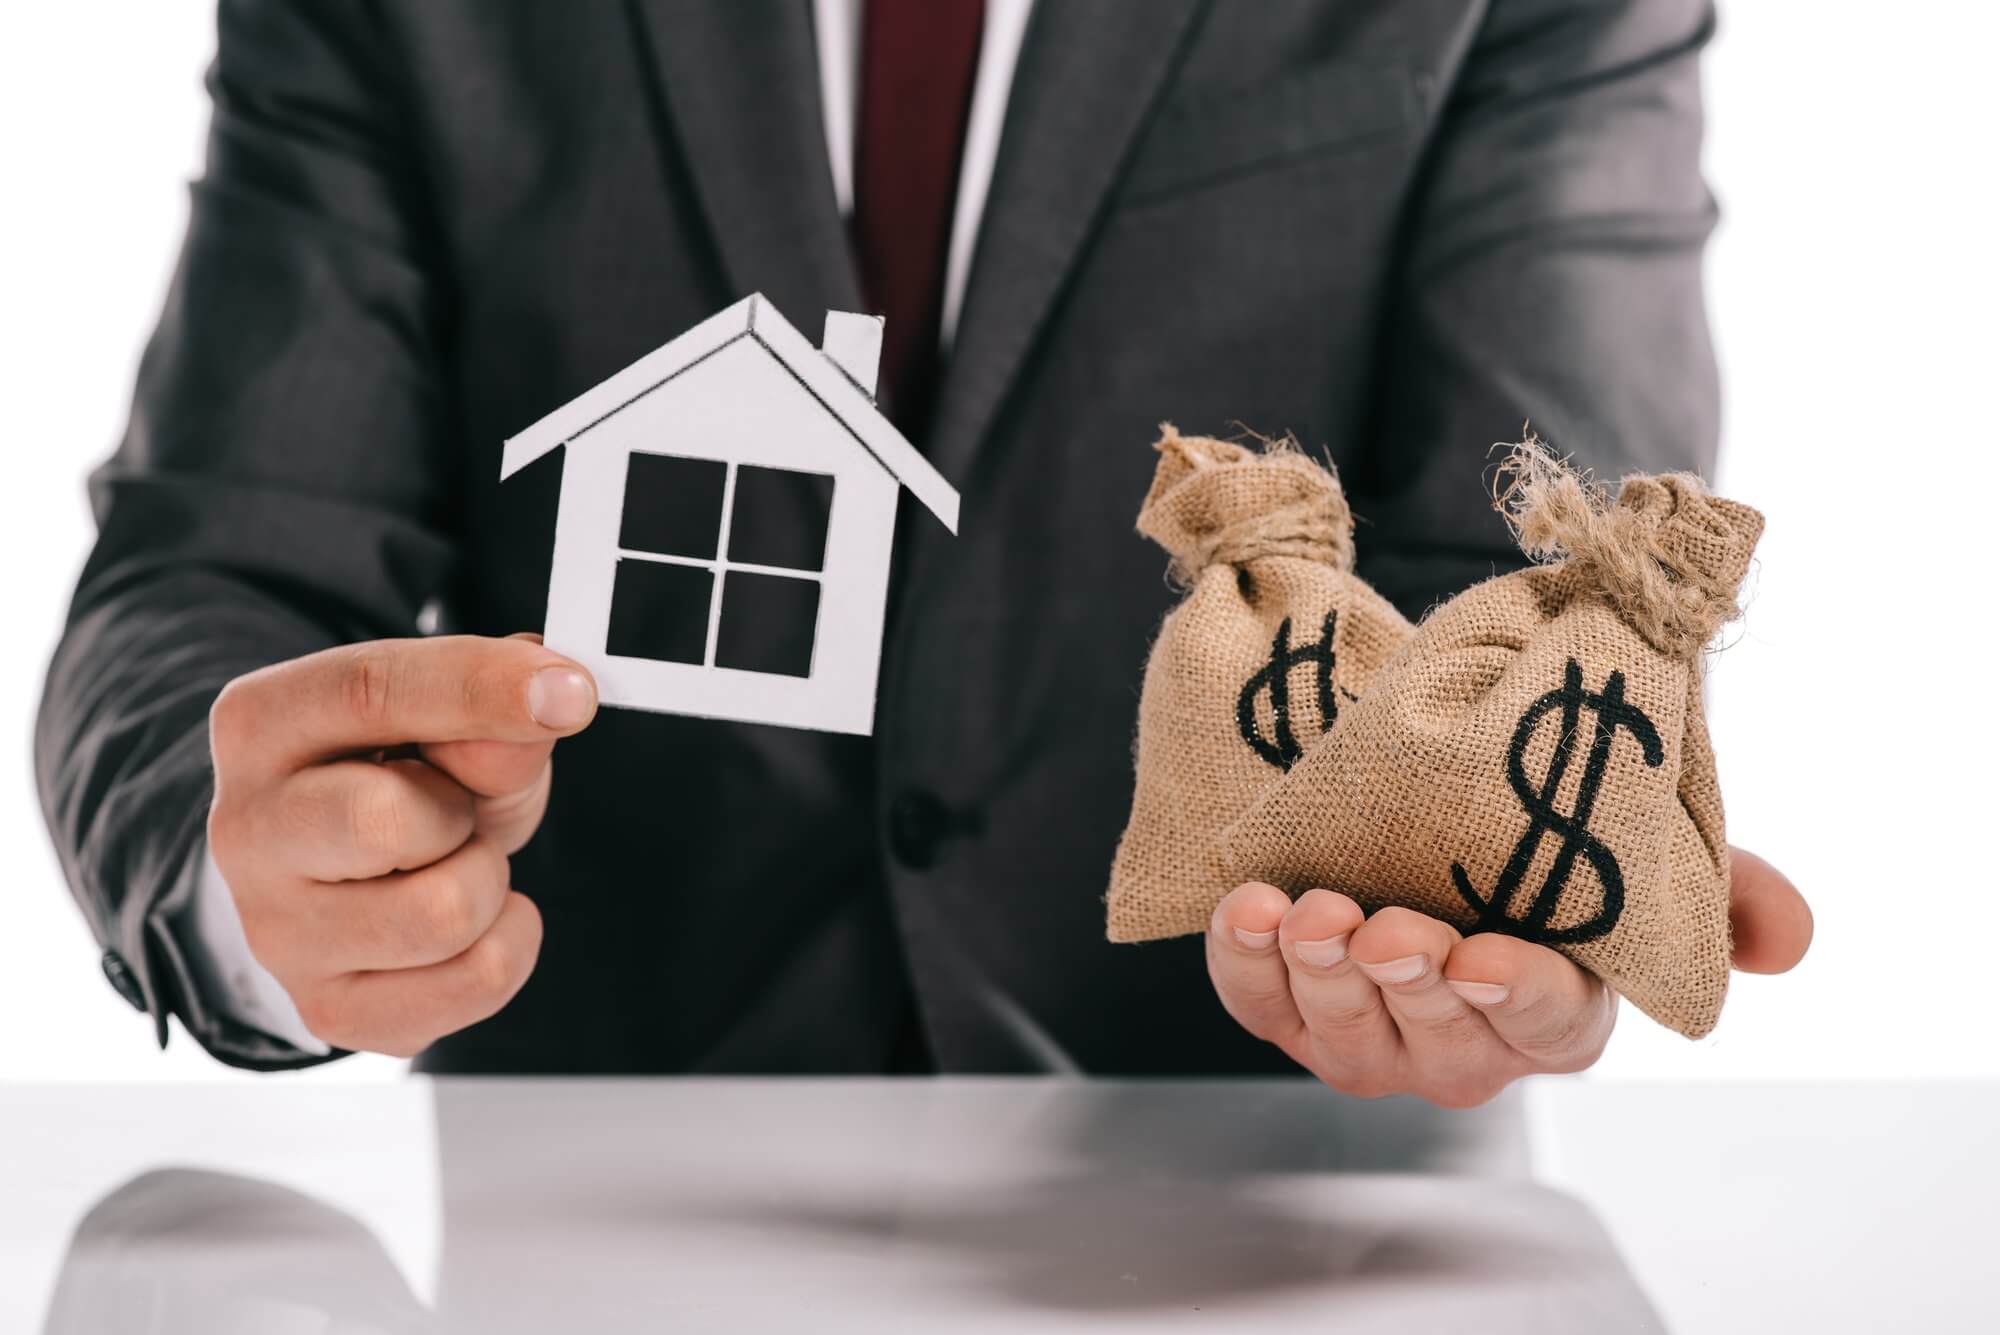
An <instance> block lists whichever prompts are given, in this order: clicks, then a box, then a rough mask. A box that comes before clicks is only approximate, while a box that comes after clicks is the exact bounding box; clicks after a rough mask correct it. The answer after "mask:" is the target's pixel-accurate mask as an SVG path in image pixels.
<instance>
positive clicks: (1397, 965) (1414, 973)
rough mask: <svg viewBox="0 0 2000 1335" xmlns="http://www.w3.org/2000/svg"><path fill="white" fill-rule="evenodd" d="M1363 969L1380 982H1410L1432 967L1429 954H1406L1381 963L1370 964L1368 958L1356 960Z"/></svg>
mask: <svg viewBox="0 0 2000 1335" xmlns="http://www.w3.org/2000/svg"><path fill="white" fill-rule="evenodd" d="M1355 963H1356V964H1359V965H1360V966H1361V971H1362V972H1363V973H1365V974H1367V975H1368V976H1369V977H1370V978H1373V979H1374V980H1375V981H1376V982H1378V983H1408V982H1414V981H1415V980H1417V979H1419V978H1421V977H1423V976H1424V970H1426V969H1428V968H1430V967H1431V959H1430V956H1428V955H1405V956H1403V958H1401V959H1399V960H1384V961H1382V962H1381V963H1380V964H1370V963H1369V962H1368V961H1367V960H1356V961H1355Z"/></svg>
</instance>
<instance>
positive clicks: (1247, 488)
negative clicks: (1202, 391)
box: [1139, 423, 1354, 588]
mask: <svg viewBox="0 0 2000 1335" xmlns="http://www.w3.org/2000/svg"><path fill="white" fill-rule="evenodd" d="M1160 431H1161V435H1160V440H1159V442H1158V443H1157V444H1156V445H1155V446H1154V448H1155V449H1156V450H1158V451H1159V452H1160V454H1161V456H1162V459H1161V462H1160V468H1159V474H1158V476H1157V478H1156V480H1155V482H1154V485H1153V491H1152V494H1151V495H1149V496H1148V497H1147V501H1146V505H1145V507H1144V508H1143V509H1142V510H1141V512H1140V515H1139V531H1140V532H1141V533H1143V534H1145V535H1146V536H1147V537H1149V538H1152V539H1153V540H1154V541H1155V542H1158V543H1159V544H1160V545H1161V546H1162V547H1164V548H1166V550H1167V552H1168V554H1169V555H1170V556H1171V558H1172V563H1171V565H1170V567H1169V570H1168V575H1169V578H1171V579H1172V580H1173V582H1174V583H1175V584H1176V585H1177V586H1179V587H1181V588H1186V587H1188V586H1190V585H1192V584H1193V583H1194V581H1195V579H1196V578H1197V577H1198V576H1199V575H1200V574H1201V572H1202V571H1203V570H1205V569H1207V568H1208V567H1210V566H1214V565H1232V566H1242V565H1245V564H1247V563H1249V562H1251V561H1256V560H1260V559H1263V558H1265V557H1273V556H1285V557H1294V558H1297V559H1299V560H1304V561H1315V562H1318V563H1320V564H1322V565H1327V566H1331V567H1333V568H1334V569H1335V570H1340V571H1349V570H1352V569H1353V568H1354V516H1353V514H1352V512H1351V511H1349V509H1348V508H1347V498H1346V497H1345V496H1344V495H1342V493H1341V490H1340V484H1339V482H1338V481H1337V480H1336V479H1335V478H1334V475H1333V474H1332V473H1331V472H1329V471H1328V470H1326V469H1324V468H1322V467H1320V466H1319V465H1318V464H1316V463H1314V462H1313V461H1312V460H1311V459H1310V458H1308V457H1307V456H1306V455H1305V453H1304V452H1303V451H1301V450H1300V449H1299V447H1298V445H1297V443H1296V442H1294V441H1293V440H1292V439H1291V438H1290V437H1281V438H1279V439H1276V440H1264V439H1262V438H1259V443H1260V444H1261V445H1262V446H1263V448H1262V450H1261V452H1258V451H1252V450H1249V449H1246V448H1245V447H1244V446H1241V445H1237V444H1234V443H1232V442H1227V441H1218V440H1211V439H1208V438H1206V437H1199V436H1194V437H1190V436H1183V435H1181V434H1180V432H1178V431H1177V430H1175V429H1174V427H1173V425H1172V424H1171V423H1162V424H1161V427H1160Z"/></svg>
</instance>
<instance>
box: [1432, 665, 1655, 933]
mask: <svg viewBox="0 0 2000 1335" xmlns="http://www.w3.org/2000/svg"><path fill="white" fill-rule="evenodd" d="M1558 709H1560V710H1561V711H1562V735H1561V736H1559V737H1558V738H1557V739H1556V747H1555V754H1554V755H1552V756H1551V757H1550V758H1549V768H1548V772H1547V773H1546V774H1544V775H1543V776H1542V782H1541V786H1540V787H1539V788H1538V787H1536V786H1535V785H1534V784H1532V783H1530V782H1529V781H1528V771H1527V766H1526V763H1525V762H1526V757H1527V752H1528V744H1529V742H1530V741H1532V740H1533V738H1534V735H1535V728H1536V727H1537V726H1538V725H1539V724H1540V723H1541V721H1542V719H1543V718H1545V717H1547V716H1548V715H1549V714H1550V713H1552V712H1553V711H1555V710H1558ZM1586 709H1589V710H1592V711H1594V712H1595V714H1596V725H1597V726H1596V729H1595V731H1594V733H1593V735H1592V738H1591V743H1590V753H1589V755H1588V756H1587V757H1586V758H1585V759H1584V762H1583V781H1582V782H1581V783H1580V784H1578V785H1577V792H1576V811H1575V812H1574V813H1573V814H1571V815H1567V816H1566V815H1564V814H1563V813H1562V812H1560V811H1558V810H1556V806H1555V801H1556V794H1557V792H1558V791H1559V790H1560V789H1561V787H1562V781H1563V776H1564V775H1565V774H1567V773H1568V772H1569V765H1570V760H1571V757H1572V756H1573V755H1574V754H1575V751H1576V737H1577V723H1578V721H1579V716H1580V715H1581V713H1582V711H1584V710H1586ZM1620 728H1624V729H1625V730H1626V731H1628V732H1630V733H1631V734H1632V736H1633V737H1634V738H1635V739H1637V741H1638V743H1639V747H1640V749H1641V751H1642V752H1643V753H1644V755H1645V760H1646V764H1647V766H1648V767H1650V768H1654V769H1657V768H1659V766H1660V764H1661V762H1662V761H1663V760H1665V759H1666V755H1665V752H1663V751H1662V750H1661V748H1660V734H1659V732H1658V730H1656V729H1655V728H1654V727H1653V721H1652V720H1651V719H1649V718H1647V717H1646V715H1645V712H1644V711H1643V710H1641V709H1640V708H1639V707H1638V706H1637V705H1634V704H1631V703H1628V702H1627V701H1626V699H1625V674H1624V673H1622V672H1613V673H1612V674H1611V675H1610V677H1608V678H1607V679H1606V680H1605V683H1604V689H1603V691H1601V692H1593V691H1586V690H1585V689H1584V688H1583V669H1582V667H1580V666H1579V665H1578V664H1577V661H1576V660H1575V659H1574V658H1572V659H1570V660H1569V665H1568V666H1567V667H1566V668H1564V669H1563V684H1562V685H1561V686H1560V687H1559V688H1558V689H1556V690H1553V691H1550V692H1548V693H1547V694H1546V695H1543V696H1541V697H1539V698H1538V699H1537V700H1536V701H1535V702H1534V703H1533V704H1531V705H1529V706H1528V708H1527V710H1526V711H1525V712H1524V713H1523V714H1522V715H1521V721H1520V722H1519V723H1517V724H1515V725H1514V740H1513V742H1512V744H1511V745H1509V747H1508V748H1507V782H1508V783H1509V784H1511V785H1513V788H1514V792H1515V794H1516V795H1517V796H1518V797H1519V798H1520V799H1521V805H1522V807H1524V808H1525V809H1526V810H1527V813H1528V829H1527V832H1526V833H1525V834H1523V835H1522V836H1521V838H1520V840H1519V842H1517V843H1516V844H1515V845H1514V853H1513V856H1512V857H1510V858H1508V859H1507V865H1506V866H1505V867H1504V868H1502V869H1501V872H1500V879H1499V880H1498V881H1497V882H1495V884H1494V886H1493V893H1492V894H1490V895H1481V894H1480V893H1479V891H1478V890H1476V889H1475V888H1474V887H1473V884H1472V879H1471V878H1470V877H1468V876H1467V875H1466V874H1465V868H1464V867H1462V866H1460V865H1459V864H1458V863H1456V862H1454V863H1452V864H1451V878H1452V881H1453V882H1454V883H1455V884H1456V885H1457V887H1458V893H1459V894H1460V895H1461V896H1463V897H1464V899H1465V902H1466V903H1467V904H1470V905H1471V906H1472V908H1473V909H1474V910H1475V911H1476V912H1477V913H1478V914H1479V921H1478V922H1477V923H1476V924H1474V926H1473V928H1472V930H1473V931H1475V932H1506V933H1508V934H1510V935H1512V936H1518V937H1522V938H1524V939H1526V940H1529V941H1545V942H1576V941H1589V940H1592V939H1594V938H1596V937H1600V936H1603V935H1604V934H1605V933H1606V932H1608V931H1610V930H1611V928H1612V926H1613V925H1614V924H1615V923H1617V921H1618V915H1619V913H1620V912H1622V911H1623V910H1624V907H1625V877H1624V874H1623V873H1622V872H1621V871H1620V870H1619V868H1618V859H1617V858H1616V857H1614V856H1613V855H1612V852H1611V850H1610V849H1609V848H1607V847H1605V845H1604V842H1603V841H1602V840H1601V839H1599V838H1598V837H1597V836H1596V835H1594V834H1592V833H1591V832H1590V813H1591V810H1592V808H1594V807H1595V806H1596V805H1597V792H1598V789H1599V787H1600V786H1601V785H1602V784H1603V782H1604V771H1605V769H1606V767H1607V766H1608V765H1609V764H1610V762H1611V743H1612V740H1613V738H1615V737H1616V736H1617V733H1618V730H1619V729H1620ZM1545 833H1547V834H1554V835H1556V836H1558V837H1559V838H1561V839H1562V841H1563V843H1562V847H1561V848H1560V849H1558V850H1557V851H1556V858H1555V862H1554V863H1553V864H1552V865H1551V866H1550V867H1549V873H1548V875H1547V876H1546V877H1544V878H1543V880H1542V886H1541V889H1540V890H1538V891H1536V893H1535V898H1534V901H1533V902H1532V903H1531V904H1529V905H1528V909H1527V912H1525V913H1523V914H1522V915H1521V916H1520V917H1519V918H1509V917H1508V916H1507V911H1508V909H1509V908H1510V907H1512V903H1513V899H1514V892H1515V891H1516V890H1518V889H1519V888H1520V886H1521V880H1522V878H1523V877H1525V876H1526V875H1527V874H1528V866H1529V864H1530V863H1531V862H1533V861H1534V858H1535V851H1536V850H1537V849H1538V848H1540V847H1541V843H1542V835H1543V834H1545ZM1579 858H1581V859H1583V860H1584V861H1586V862H1588V863H1589V864H1590V867H1591V870H1592V871H1594V872H1596V873H1597V883H1598V887H1599V889H1600V890H1601V891H1602V892H1603V901H1602V905H1601V907H1600V908H1599V909H1598V911H1597V914H1596V916H1594V917H1592V918H1590V919H1588V920H1587V921H1585V922H1580V923H1577V924H1576V925H1575V926H1573V927H1551V926H1549V919H1551V918H1552V917H1554V916H1555V911H1556V905H1557V903H1558V901H1559V900H1560V899H1561V898H1562V893H1563V890H1564V889H1565V888H1566V887H1567V886H1568V885H1569V879H1570V875H1571V873H1573V872H1574V871H1575V870H1576V864H1577V859H1579Z"/></svg>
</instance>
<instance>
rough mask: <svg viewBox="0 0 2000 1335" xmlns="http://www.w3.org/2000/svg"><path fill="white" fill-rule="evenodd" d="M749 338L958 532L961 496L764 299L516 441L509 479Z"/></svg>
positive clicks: (651, 356) (504, 459)
mask: <svg viewBox="0 0 2000 1335" xmlns="http://www.w3.org/2000/svg"><path fill="white" fill-rule="evenodd" d="M745 338H748V339H752V340H754V341H755V342H757V343H758V344H759V345H760V346H762V347H763V348H764V350H765V351H767V352H769V353H770V354H771V355H772V356H773V357H775V358H776V359H777V360H778V362H779V364H780V365H782V366H783V367H784V368H785V369H786V370H787V371H789V372H791V373H792V375H793V377H794V378H796V379H797V380H798V382H799V383H800V384H801V385H803V386H804V387H805V389H806V392H807V393H809V394H811V395H812V396H813V397H814V398H815V399H817V400H818V401H819V403H820V406H821V407H823V408H825V409H826V410H827V412H828V413H829V414H831V415H832V416H833V417H834V418H835V419H837V420H838V421H839V422H840V424H841V425H842V426H844V427H846V428H847V431H848V433H849V434H850V435H852V436H853V437H854V439H855V440H856V441H857V442H858V443H859V444H860V445H861V448H863V449H864V450H866V451H868V453H869V454H870V455H872V456H874V459H875V461H876V462H877V463H879V464H880V465H882V467H883V468H885V469H887V470H888V471H889V473H890V475H891V476H893V477H894V478H895V479H896V480H897V481H899V482H901V483H902V484H903V485H904V486H905V487H907V488H909V490H910V494H911V495H913V496H915V497H916V498H917V499H918V500H919V501H922V502H923V504H924V507H925V508H926V509H928V510H929V511H930V512H931V513H932V514H934V515H936V516H937V517H938V520H939V522H941V523H942V524H943V525H944V526H945V527H946V528H948V529H950V530H951V531H952V532H953V533H957V532H958V492H957V491H956V490H955V489H954V488H953V487H952V485H951V484H950V483H949V482H947V481H945V480H944V476H943V475H942V474H940V473H939V472H938V471H937V469H935V468H933V467H931V464H930V461H929V460H928V459H926V458H924V456H923V455H921V454H919V453H917V448H916V446H914V445H912V444H910V442H909V441H907V440H905V439H904V438H903V433H902V432H900V431H898V430H896V427H895V425H894V424H893V423H892V422H890V421H889V419H888V418H887V417H885V416H883V415H882V411H881V409H879V408H877V407H876V406H875V401H874V399H872V398H870V397H869V396H868V395H867V394H866V393H865V392H863V390H862V389H861V387H860V386H859V385H857V384H855V383H854V380H853V378H852V377H850V376H849V375H848V374H847V372H846V371H844V370H842V369H841V367H840V365H839V364H838V363H837V362H835V361H834V360H833V359H832V358H831V357H828V356H827V355H826V354H825V353H824V352H821V351H820V350H819V349H818V348H816V347H814V346H813V345H812V343H811V342H810V341H809V340H808V339H807V338H806V336H805V335H803V334H801V333H800V332H799V331H798V330H796V329H794V328H793V327H792V325H791V323H790V322H789V321H788V320H786V319H785V317H784V316H783V315H781V314H780V313H779V312H778V308H777V307H776V306H773V305H772V304H771V303H770V301H769V300H767V299H766V298H765V297H763V296H762V295H761V294H752V295H751V296H748V297H745V298H744V299H743V300H741V301H739V302H737V303H736V304H735V305H734V306H731V307H729V308H728V309H726V310H723V311H719V312H717V313H716V314H714V315H711V316H710V317H709V318H708V319H706V320H703V321H702V322H701V323H700V324H698V325H696V326H695V327H694V328H692V329H690V330H688V331H687V332H686V333H684V334H682V335H681V336H680V337H678V338H676V339H674V340H673V341H671V342H669V343H667V344H665V345H663V346H661V347H659V348H655V349H654V350H653V351H652V352H649V353H647V354H646V355H645V356H643V357H641V358H640V359H639V360H638V361H636V362H633V363H632V364H631V365H630V366H628V367H626V368H625V369H624V370H622V371H620V372H618V373H617V374H616V375H613V376H612V377H611V378H610V379H608V380H605V381H603V382H602V383H600V384H599V385H597V386H596V387H594V388H592V389H587V390H585V391H584V392H583V393H581V394H579V395H577V396H576V397H575V398H574V399H571V400H570V401H569V402H568V403H566V404H564V405H563V406H562V407H560V408H558V409H556V410H555V411H554V412H552V413H550V414H549V415H548V416H547V417H544V418H543V419H542V420H541V421H539V422H537V423H535V424H534V425H533V426H531V427H529V428H528V429H527V430H525V431H523V432H521V433H520V434H519V435H517V436H514V437H512V438H511V439H509V440H508V441H507V443H506V445H505V446H504V448H503V449H502V451H501V455H500V476H501V478H502V479H503V480H504V479H506V478H509V477H512V476H513V475H514V474H515V473H517V472H519V471H520V470H521V469H522V468H525V467H527V466H528V465H529V464H531V463H533V462H534V461H535V460H537V459H539V458H541V457H542V456H543V455H544V454H547V453H548V452H549V451H550V450H552V449H554V448H555V447H556V446H558V445H569V444H574V443H576V442H577V441H578V440H579V438H581V437H582V436H584V435H585V434H586V433H588V432H590V431H591V430H593V429H595V428H597V427H599V426H602V425H603V424H604V423H605V422H608V421H609V420H611V419H612V418H613V417H616V416H617V415H618V414H619V412H621V411H622V410H623V409H625V408H627V407H629V406H630V405H631V404H633V403H634V402H636V401H638V400H639V399H641V398H644V397H645V396H646V395H647V394H650V393H652V392H653V391H654V390H656V389H658V388H659V387H660V386H661V385H664V384H665V383H666V382H667V381H669V380H671V379H673V378H674V377H675V376H677V375H680V374H681V373H682V372H683V371H687V370H690V369H691V368H693V367H695V366H696V365H699V364H700V363H701V362H702V361H703V360H704V359H706V358H708V357H710V356H712V355H714V354H715V353H717V352H720V351H721V350H722V349H723V348H725V347H727V346H729V345H730V344H731V343H734V342H736V341H738V340H739V339H745Z"/></svg>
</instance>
